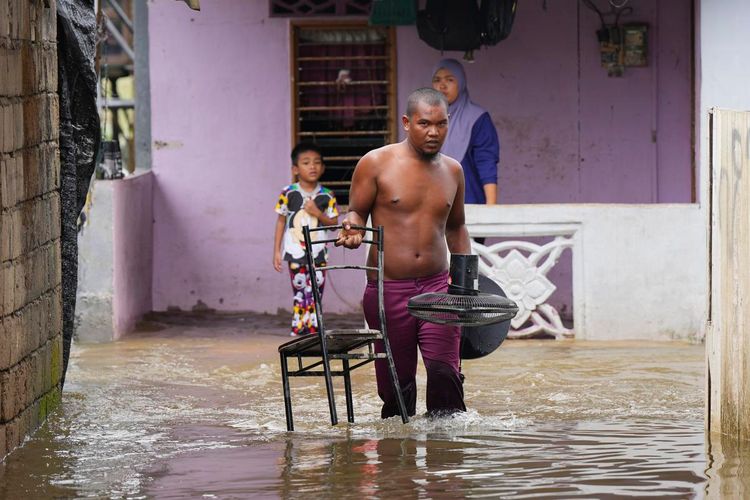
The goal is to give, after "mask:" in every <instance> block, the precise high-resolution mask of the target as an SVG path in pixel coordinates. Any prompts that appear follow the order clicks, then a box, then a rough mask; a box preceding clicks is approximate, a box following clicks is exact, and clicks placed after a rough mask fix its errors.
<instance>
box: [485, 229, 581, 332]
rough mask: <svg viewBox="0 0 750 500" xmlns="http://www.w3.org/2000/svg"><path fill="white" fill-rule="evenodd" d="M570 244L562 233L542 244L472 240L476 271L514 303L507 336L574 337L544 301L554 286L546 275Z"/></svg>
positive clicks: (554, 288)
mask: <svg viewBox="0 0 750 500" xmlns="http://www.w3.org/2000/svg"><path fill="white" fill-rule="evenodd" d="M573 245H574V239H573V238H572V237H566V236H557V237H555V238H554V239H553V240H552V241H550V242H549V243H546V244H544V245H537V244H534V243H531V242H528V241H502V242H500V243H495V244H492V245H489V246H485V245H483V244H480V243H477V242H475V241H472V249H473V251H474V253H476V254H477V255H479V272H480V273H481V274H483V275H485V276H487V277H488V278H490V279H493V280H494V281H496V282H497V283H498V284H500V286H501V287H502V288H503V290H504V291H505V293H506V294H507V296H508V298H510V299H512V300H514V301H515V302H516V304H518V314H517V315H516V317H515V318H513V320H511V331H510V333H509V334H508V337H509V338H530V337H536V336H541V335H553V336H554V337H555V338H556V339H561V338H572V337H574V335H575V334H574V332H573V330H572V329H569V328H566V327H565V325H563V322H562V319H561V318H560V314H559V313H558V312H557V310H556V309H555V308H554V307H553V306H552V305H550V304H547V300H548V299H549V298H550V296H551V295H552V293H553V292H554V291H555V290H556V289H557V287H556V286H555V284H554V283H552V282H551V281H550V280H549V278H548V277H547V274H548V273H549V271H550V270H551V269H552V268H553V267H554V266H555V264H557V262H558V260H559V259H560V256H561V254H562V253H563V251H564V250H565V249H571V250H572V249H573Z"/></svg>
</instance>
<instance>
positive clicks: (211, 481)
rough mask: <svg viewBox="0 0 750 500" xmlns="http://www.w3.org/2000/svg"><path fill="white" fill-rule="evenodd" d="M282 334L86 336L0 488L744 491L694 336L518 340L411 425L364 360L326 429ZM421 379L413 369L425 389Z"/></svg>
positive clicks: (175, 329) (64, 493) (365, 492)
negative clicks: (448, 413)
mask: <svg viewBox="0 0 750 500" xmlns="http://www.w3.org/2000/svg"><path fill="white" fill-rule="evenodd" d="M269 331H271V333H272V334H268V332H269ZM286 340H288V337H283V336H281V335H280V334H279V331H278V329H274V328H271V329H264V328H263V327H262V325H259V324H248V325H241V324H231V325H226V324H216V325H183V326H169V327H167V328H165V329H162V330H159V331H154V332H150V333H142V334H137V335H134V336H130V337H128V338H126V339H125V340H122V341H119V342H114V343H107V344H87V345H80V344H75V345H74V347H73V355H72V358H71V365H70V368H69V371H68V380H67V384H66V387H65V392H64V395H63V404H62V407H61V408H60V410H59V411H58V412H56V413H55V414H54V415H52V416H51V417H50V419H49V421H48V423H47V424H46V425H45V426H44V427H43V428H42V429H40V431H39V432H37V433H36V434H35V435H34V436H33V437H32V438H30V439H29V440H28V441H27V442H26V444H25V445H24V446H23V448H21V449H19V450H16V451H15V452H14V453H12V454H11V455H10V456H9V457H8V458H7V459H6V461H5V463H4V464H2V465H0V498H7V499H21V498H84V497H94V498H399V499H400V498H407V499H408V498H415V499H416V498H450V499H454V498H617V497H637V498H643V497H659V498H704V497H710V498H742V497H743V496H745V495H746V494H747V492H750V485H749V484H748V483H750V480H749V479H748V477H750V474H749V473H748V472H747V469H748V464H750V458H749V457H750V454H748V452H747V451H746V450H739V449H737V448H736V447H735V446H730V445H729V444H728V443H726V442H724V443H722V442H707V438H706V437H705V436H704V432H703V404H704V402H703V398H704V380H703V377H704V376H703V371H704V349H703V346H701V345H692V344H686V343H676V342H675V343H647V342H616V343H615V342H596V343H594V342H584V341H554V340H547V341H507V342H506V343H504V344H503V345H502V346H501V348H500V349H499V350H497V351H496V352H495V353H493V354H492V355H490V356H488V357H485V358H482V359H479V360H473V361H466V362H465V363H464V366H463V371H464V373H465V374H466V382H465V392H466V402H467V406H468V407H469V408H470V410H469V411H468V412H467V413H466V414H462V415H459V416H457V417H454V418H448V419H443V420H430V419H427V418H424V417H417V418H415V419H414V420H413V421H412V422H410V423H409V424H407V425H402V424H401V421H400V420H399V419H397V418H396V419H389V420H385V421H383V420H380V418H379V403H378V399H377V394H376V393H375V384H374V375H373V370H372V368H371V367H366V368H363V369H360V370H358V371H357V372H355V376H354V381H353V384H354V389H355V414H356V423H355V424H353V425H350V424H346V423H343V424H340V425H338V426H337V427H331V426H330V425H329V422H328V409H327V403H326V399H325V392H324V387H323V384H322V383H321V382H322V379H318V378H313V379H295V380H293V389H292V395H293V398H294V403H295V417H296V419H295V424H296V431H295V432H293V433H287V432H286V427H285V421H284V407H283V398H282V392H281V382H280V370H279V362H278V357H277V353H276V347H277V346H278V345H279V344H280V343H281V342H284V341H286ZM337 382H338V384H339V385H341V384H340V383H341V381H340V380H337ZM424 382H425V378H424V372H423V371H420V378H419V383H420V389H422V396H423V395H424V391H423V388H424ZM338 400H339V408H340V412H341V413H342V414H345V413H344V412H345V410H344V398H343V393H339V398H338ZM422 411H424V399H423V397H422V398H420V400H419V403H418V414H420V413H421V412H422ZM714 441H716V440H714Z"/></svg>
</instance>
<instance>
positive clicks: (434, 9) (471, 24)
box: [417, 0, 483, 51]
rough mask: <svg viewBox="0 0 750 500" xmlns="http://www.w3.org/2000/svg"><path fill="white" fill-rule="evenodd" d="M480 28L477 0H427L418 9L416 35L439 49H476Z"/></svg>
mask: <svg viewBox="0 0 750 500" xmlns="http://www.w3.org/2000/svg"><path fill="white" fill-rule="evenodd" d="M482 31H483V28H482V19H481V17H480V15H479V7H478V6H477V2H476V0H427V4H426V5H425V8H424V9H423V10H420V11H419V12H418V13H417V33H418V34H419V38H421V39H422V40H424V42H425V43H427V45H429V46H430V47H432V48H434V49H438V50H440V51H445V50H459V51H470V50H476V49H478V48H479V46H480V44H481V34H482Z"/></svg>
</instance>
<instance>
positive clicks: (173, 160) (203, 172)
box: [149, 0, 692, 312]
mask: <svg viewBox="0 0 750 500" xmlns="http://www.w3.org/2000/svg"><path fill="white" fill-rule="evenodd" d="M547 5H548V9H547V10H546V11H544V10H542V2H526V3H524V5H522V6H521V7H520V8H519V12H518V16H517V21H516V25H515V27H514V31H513V34H512V35H511V37H510V38H509V39H508V40H506V41H504V42H502V43H501V44H499V45H497V46H495V47H492V48H489V49H486V50H482V51H480V52H478V53H477V54H476V62H475V63H474V64H472V65H468V66H467V72H468V81H469V86H470V89H471V91H472V96H473V98H474V99H475V100H476V101H477V102H478V103H480V104H482V105H483V106H485V107H486V108H488V110H489V111H490V113H491V114H492V117H493V119H494V121H495V123H496V125H497V128H498V130H499V133H500V137H501V144H502V146H501V147H502V152H501V174H500V182H501V186H500V191H501V201H502V202H503V203H557V202H626V203H651V202H689V201H690V197H691V191H690V169H691V163H692V160H691V151H690V144H691V137H690V130H691V129H690V127H691V113H692V109H691V82H690V15H689V6H690V2H689V1H688V0H658V1H652V0H631V2H630V5H632V6H633V8H634V10H635V14H634V15H633V16H630V17H629V18H627V19H625V21H644V22H647V23H649V24H650V26H651V32H650V35H649V37H650V40H649V41H650V43H651V53H650V65H649V67H647V68H629V69H626V73H625V76H624V77H623V78H619V79H615V78H608V77H607V75H606V71H605V70H604V69H602V68H600V67H599V64H598V47H597V42H596V36H595V31H596V29H597V28H598V18H597V17H596V15H595V14H594V13H593V12H590V11H588V10H585V9H584V8H583V7H579V3H578V2H577V1H576V0H566V1H564V2H562V1H561V2H548V3H547ZM149 9H150V15H149V25H150V30H149V31H150V50H151V52H150V57H151V92H152V117H153V123H152V134H153V140H154V151H153V171H154V173H155V185H154V220H155V222H154V254H153V258H154V272H153V308H154V309H155V310H164V309H167V308H168V307H170V306H176V307H180V308H182V309H190V308H191V307H194V306H196V305H200V304H201V303H202V304H205V305H207V306H209V307H214V308H217V309H221V310H254V311H267V312H276V310H277V309H278V308H283V309H288V308H289V307H290V304H289V302H290V300H289V299H290V297H289V295H290V291H289V285H288V282H287V281H288V279H287V277H286V275H278V274H276V273H275V272H274V271H273V270H272V267H271V246H272V235H273V226H274V217H275V215H274V214H273V205H274V203H275V201H276V196H277V194H278V191H279V190H280V188H281V187H282V186H283V185H284V184H285V183H287V182H288V180H289V175H290V174H289V159H288V152H289V148H290V136H291V128H290V117H291V110H290V86H289V25H288V21H287V20H284V19H269V18H268V17H267V12H268V5H267V3H266V2H247V1H242V0H216V1H211V2H204V5H202V9H203V10H202V11H201V12H193V11H190V10H189V9H187V8H186V7H185V5H184V4H183V3H182V2H175V1H174V0H155V1H153V2H150V3H149ZM662 21H663V22H662ZM579 27H580V35H579ZM397 35H398V36H397V38H398V42H397V43H398V94H399V106H400V107H401V108H403V103H404V100H405V97H406V95H408V93H409V92H410V91H411V90H412V89H414V88H416V87H420V86H424V85H427V84H429V81H430V76H431V75H430V72H431V68H432V65H433V64H434V63H435V62H436V61H437V60H438V59H439V57H440V54H439V52H438V51H435V50H433V49H431V48H429V47H427V46H426V45H425V44H424V43H423V42H421V41H420V40H418V38H417V35H416V30H415V28H414V27H401V28H398V30H397ZM449 55H456V54H449ZM459 56H460V55H459ZM653 131H656V134H655V137H656V138H657V142H656V143H654V142H652V137H654V133H653ZM359 255H360V254H356V253H354V254H352V253H350V254H347V255H346V256H345V257H344V256H342V254H341V253H340V252H339V251H337V252H334V257H333V258H332V260H334V261H341V260H342V259H358V258H360V257H359ZM331 284H332V285H333V286H332V287H330V288H328V290H331V291H330V292H329V291H327V292H326V293H327V294H328V296H327V300H326V310H328V311H351V310H353V309H355V308H356V307H357V305H358V303H359V296H360V294H361V281H360V280H358V279H354V280H352V279H351V278H350V277H348V276H345V277H342V278H337V277H335V276H333V277H332V279H331ZM334 297H335V298H334Z"/></svg>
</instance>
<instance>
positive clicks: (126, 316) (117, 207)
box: [112, 172, 154, 338]
mask: <svg viewBox="0 0 750 500" xmlns="http://www.w3.org/2000/svg"><path fill="white" fill-rule="evenodd" d="M153 180H154V176H153V174H152V173H151V172H147V173H144V174H140V175H137V176H135V177H128V178H126V179H122V180H118V181H113V182H114V189H113V193H112V205H113V207H112V213H113V214H114V222H113V226H114V227H113V238H114V241H113V245H112V246H113V261H114V266H113V267H114V273H113V274H114V276H113V283H112V284H113V289H114V291H113V294H112V295H113V303H112V310H113V316H114V318H113V325H114V331H115V338H119V337H120V336H121V335H123V334H125V333H129V332H132V331H133V330H135V324H136V322H137V321H139V320H140V319H141V318H142V317H143V315H144V314H145V313H147V312H149V311H151V310H152V307H153V306H152V304H153V302H152V293H151V292H152V290H151V276H152V272H153V260H152V254H151V252H147V251H144V249H150V248H152V247H153V236H152V233H153V184H154V183H153Z"/></svg>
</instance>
